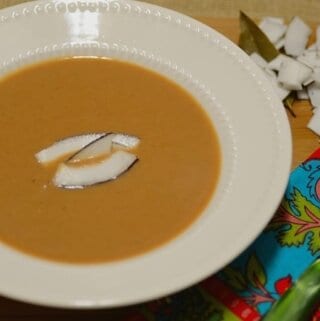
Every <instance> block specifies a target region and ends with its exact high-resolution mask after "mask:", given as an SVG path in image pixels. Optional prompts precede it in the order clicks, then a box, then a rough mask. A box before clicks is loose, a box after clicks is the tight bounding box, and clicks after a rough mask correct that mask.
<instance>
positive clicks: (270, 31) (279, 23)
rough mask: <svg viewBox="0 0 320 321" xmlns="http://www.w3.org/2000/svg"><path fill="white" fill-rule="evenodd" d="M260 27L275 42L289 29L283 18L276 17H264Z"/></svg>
mask: <svg viewBox="0 0 320 321" xmlns="http://www.w3.org/2000/svg"><path fill="white" fill-rule="evenodd" d="M259 27H260V29H261V30H262V31H263V32H264V33H265V34H266V36H267V37H268V38H269V40H270V41H271V42H272V43H274V44H276V43H277V42H278V41H279V40H280V39H281V38H282V37H283V36H284V34H285V32H286V30H287V26H286V25H285V24H284V21H283V19H281V18H275V17H266V18H264V19H263V20H262V21H261V22H260V24H259Z"/></svg>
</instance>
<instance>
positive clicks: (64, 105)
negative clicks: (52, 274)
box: [0, 58, 221, 263]
mask: <svg viewBox="0 0 320 321" xmlns="http://www.w3.org/2000/svg"><path fill="white" fill-rule="evenodd" d="M0 101H1V108H0V119H1V129H0V131H1V135H0V146H1V149H0V162H1V163H0V164H1V166H0V177H1V184H0V199H1V211H0V240H2V241H3V242H4V243H6V244H8V245H10V246H13V247H14V248H16V249H19V250H21V251H24V252H27V253H28V254H32V255H35V256H38V257H42V258H46V259H50V260H56V261H63V262H71V263H96V262H106V261H112V260H118V259H123V258H128V257H131V256H134V255H137V254H141V253H143V252H146V251H149V250H151V249H154V248H156V247H158V246H160V245H163V244H164V243H165V242H167V241H169V240H172V239H173V238H174V237H176V236H177V235H179V234H180V233H181V232H183V231H184V230H185V229H186V228H187V227H189V226H190V225H191V224H192V223H193V222H194V221H195V220H196V219H197V218H198V217H199V216H200V215H201V213H202V211H203V210H204V208H205V207H206V205H207V204H208V201H209V200H210V198H211V196H212V193H213V192H214V189H215V187H216V185H217V182H218V179H219V173H220V165H221V164H220V163H221V153H220V148H219V142H218V138H217V135H216V132H215V130H214V128H213V126H212V124H211V122H210V120H209V118H208V117H207V115H206V113H205V112H204V111H203V109H202V108H201V106H200V105H199V103H198V102H197V101H196V100H195V99H194V98H193V97H192V96H191V95H190V94H189V93H188V92H186V91H185V90H184V89H183V88H181V87H180V86H178V85H176V84H175V83H173V82H172V81H171V80H169V79H167V78H165V77H163V76H161V75H159V74H157V73H155V72H153V71H150V70H147V69H144V68H142V67H139V66H136V65H133V64H130V63H126V62H121V61H117V60H112V59H98V58H70V59H60V60H53V61H46V62H43V63H40V64H36V65H32V66H28V67H26V68H24V69H21V70H19V71H17V72H15V73H12V74H10V75H8V76H6V77H4V78H2V79H1V80H0ZM111 131H114V132H123V133H128V134H131V135H136V136H138V137H139V138H140V139H141V142H140V145H139V146H138V148H137V149H136V150H134V153H135V154H136V155H137V156H138V158H139V161H138V162H137V163H136V164H135V165H134V166H133V167H132V168H131V169H130V170H129V171H127V172H126V173H125V174H123V175H121V176H120V177H119V178H118V179H116V180H113V181H110V182H107V183H104V184H99V185H95V186H91V187H88V188H84V189H76V190H67V189H63V188H58V187H55V186H54V185H53V183H52V177H53V176H54V172H55V170H56V168H57V164H52V165H51V166H49V167H48V166H47V167H45V166H43V165H41V164H39V163H38V162H37V160H36V159H35V156H34V155H35V154H36V153H37V152H39V151H40V150H41V149H43V148H46V147H48V146H50V145H51V144H52V143H54V142H56V141H58V140H60V139H63V138H65V137H69V136H76V135H79V134H83V133H94V132H111Z"/></svg>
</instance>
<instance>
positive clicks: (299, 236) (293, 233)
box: [277, 224, 307, 247]
mask: <svg viewBox="0 0 320 321" xmlns="http://www.w3.org/2000/svg"><path fill="white" fill-rule="evenodd" d="M299 228H300V226H299V225H294V224H290V226H289V228H288V229H285V230H283V231H280V232H279V234H278V238H277V239H278V242H279V243H280V244H281V245H282V246H296V247H299V246H300V245H302V244H303V243H304V241H305V238H306V234H307V232H304V233H299Z"/></svg>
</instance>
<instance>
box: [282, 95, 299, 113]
mask: <svg viewBox="0 0 320 321" xmlns="http://www.w3.org/2000/svg"><path fill="white" fill-rule="evenodd" d="M296 99H297V97H296V93H295V92H294V91H292V92H291V93H290V94H289V95H288V96H287V97H286V98H285V99H284V100H283V104H284V107H285V108H286V109H287V110H288V111H289V113H290V114H291V116H293V117H296V114H295V112H294V111H293V103H294V102H295V101H296Z"/></svg>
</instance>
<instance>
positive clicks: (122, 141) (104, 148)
mask: <svg viewBox="0 0 320 321" xmlns="http://www.w3.org/2000/svg"><path fill="white" fill-rule="evenodd" d="M139 143H140V139H139V138H138V137H135V136H130V135H126V134H114V133H109V134H106V135H104V136H102V137H99V138H98V139H96V140H94V141H93V142H91V143H89V144H88V145H86V146H84V147H83V148H82V149H81V150H80V151H78V152H77V153H75V154H74V155H73V156H71V157H70V158H69V160H68V161H69V162H72V163H75V162H80V161H82V160H85V159H93V158H96V157H100V156H104V155H108V154H109V153H111V150H112V147H113V146H114V145H118V146H121V147H124V148H126V149H132V148H134V147H136V146H137V145H138V144H139Z"/></svg>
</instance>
